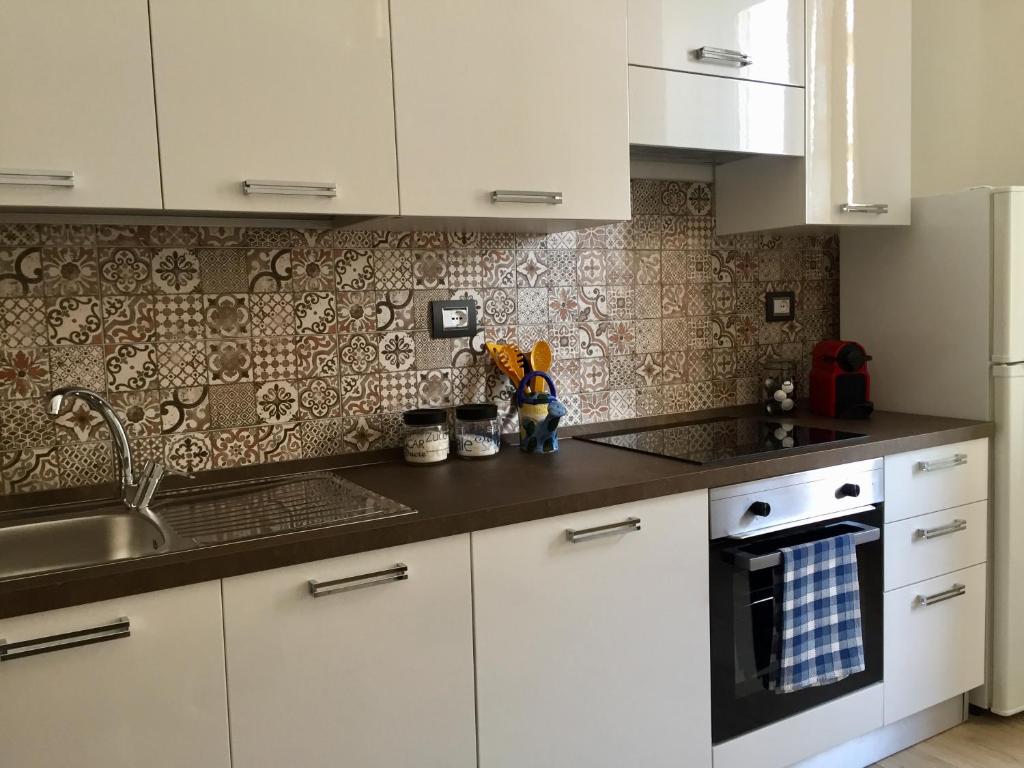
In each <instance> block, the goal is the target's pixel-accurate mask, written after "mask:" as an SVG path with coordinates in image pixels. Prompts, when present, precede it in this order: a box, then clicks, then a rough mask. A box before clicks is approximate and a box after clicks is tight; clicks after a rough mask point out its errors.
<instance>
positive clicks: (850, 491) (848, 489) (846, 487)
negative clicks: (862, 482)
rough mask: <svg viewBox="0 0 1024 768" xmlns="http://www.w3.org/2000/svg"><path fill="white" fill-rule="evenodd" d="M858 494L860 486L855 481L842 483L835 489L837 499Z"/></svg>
mask: <svg viewBox="0 0 1024 768" xmlns="http://www.w3.org/2000/svg"><path fill="white" fill-rule="evenodd" d="M858 496H860V486H859V485H857V484H856V483H843V484H842V485H841V486H839V490H837V491H836V498H837V499H846V498H850V499H855V498H857V497H858Z"/></svg>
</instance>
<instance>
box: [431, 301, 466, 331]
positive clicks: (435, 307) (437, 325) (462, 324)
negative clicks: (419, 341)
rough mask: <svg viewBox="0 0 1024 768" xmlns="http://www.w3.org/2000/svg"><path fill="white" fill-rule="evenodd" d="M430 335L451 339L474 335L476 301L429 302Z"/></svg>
mask: <svg viewBox="0 0 1024 768" xmlns="http://www.w3.org/2000/svg"><path fill="white" fill-rule="evenodd" d="M430 317H431V328H430V336H431V337H432V338H435V339H451V338H455V337H458V336H475V335H476V302H475V301H473V299H454V300H451V301H432V302H430Z"/></svg>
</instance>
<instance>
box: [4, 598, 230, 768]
mask: <svg viewBox="0 0 1024 768" xmlns="http://www.w3.org/2000/svg"><path fill="white" fill-rule="evenodd" d="M222 627H223V625H222V615H221V603H220V582H207V583H204V584H196V585H193V586H187V587H180V588H177V589H169V590H165V591H162V592H151V593H148V594H144V595H134V596H131V597H122V598H117V599H115V600H105V601H103V602H99V603H92V604H89V605H81V606H75V607H72V608H62V609H60V610H55V611H48V612H45V613H37V614H31V615H28V616H18V617H15V618H10V619H3V620H0V638H3V639H4V651H3V653H0V722H2V723H3V727H2V729H0V764H2V765H4V766H11V767H12V768H13V767H14V766H17V768H54V766H76V768H138V766H140V765H144V766H147V768H181V766H190V768H229V766H230V765H231V759H230V755H229V751H228V713H227V696H226V692H225V685H224V637H223V631H222ZM58 636H63V637H58ZM76 644H77V645H76Z"/></svg>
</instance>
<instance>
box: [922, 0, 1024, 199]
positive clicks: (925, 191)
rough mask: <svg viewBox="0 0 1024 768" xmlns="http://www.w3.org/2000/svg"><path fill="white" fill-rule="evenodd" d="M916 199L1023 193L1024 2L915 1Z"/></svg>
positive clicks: (1020, 0)
mask: <svg viewBox="0 0 1024 768" xmlns="http://www.w3.org/2000/svg"><path fill="white" fill-rule="evenodd" d="M913 11H914V33H913V94H914V95H913V128H912V131H913V136H912V158H913V179H912V193H913V194H914V195H915V196H919V195H931V194H938V193H941V192H949V191H953V190H957V189H964V188H966V187H970V186H975V185H979V184H992V185H1009V184H1019V185H1024V55H1022V53H1021V49H1022V47H1024V45H1022V44H1024V0H914V6H913Z"/></svg>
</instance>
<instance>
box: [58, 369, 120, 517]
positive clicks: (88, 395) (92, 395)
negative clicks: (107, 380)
mask: <svg viewBox="0 0 1024 768" xmlns="http://www.w3.org/2000/svg"><path fill="white" fill-rule="evenodd" d="M68 397H76V398H78V399H79V400H84V401H85V402H87V403H88V404H89V406H90V407H91V408H92V409H93V410H95V411H96V412H97V413H98V414H99V415H100V416H101V417H103V421H105V422H106V424H107V427H108V428H109V429H110V434H111V436H112V437H113V439H114V456H115V457H116V459H117V464H118V468H119V474H120V481H121V498H122V499H123V500H124V502H125V503H126V504H128V506H130V507H132V508H133V509H134V507H135V504H134V498H133V497H134V493H133V491H134V489H135V473H134V471H133V469H132V451H131V448H130V447H129V445H128V434H127V433H126V432H125V431H124V425H122V424H121V420H120V419H118V418H117V414H116V413H114V406H112V405H111V404H110V403H109V402H107V400H106V399H104V398H103V396H102V395H100V394H98V393H97V392H93V391H92V390H91V389H85V388H84V387H61V388H60V389H55V390H53V392H51V393H50V395H49V398H50V399H49V402H48V403H47V404H46V412H47V413H48V414H49V415H50V416H56V415H57V414H59V413H60V409H61V407H62V406H63V405H64V400H65V398H68Z"/></svg>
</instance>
